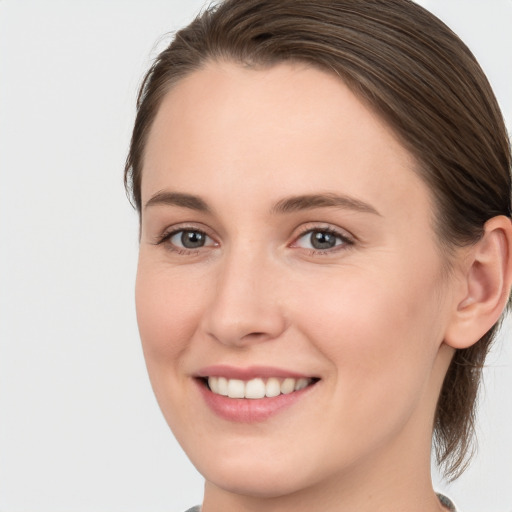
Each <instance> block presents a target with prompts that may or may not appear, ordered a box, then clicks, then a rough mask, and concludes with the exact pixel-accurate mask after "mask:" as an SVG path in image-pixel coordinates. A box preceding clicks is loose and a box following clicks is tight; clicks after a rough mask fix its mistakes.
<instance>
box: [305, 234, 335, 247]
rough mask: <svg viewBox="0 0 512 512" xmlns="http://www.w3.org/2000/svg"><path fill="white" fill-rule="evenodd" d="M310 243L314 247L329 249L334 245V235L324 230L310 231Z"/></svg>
mask: <svg viewBox="0 0 512 512" xmlns="http://www.w3.org/2000/svg"><path fill="white" fill-rule="evenodd" d="M311 245H312V246H313V247H314V248H315V249H331V248H332V247H334V246H335V245H336V237H335V236H334V235H331V233H326V232H325V231H315V232H314V233H311Z"/></svg>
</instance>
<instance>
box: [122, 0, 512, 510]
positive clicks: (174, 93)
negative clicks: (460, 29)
mask: <svg viewBox="0 0 512 512" xmlns="http://www.w3.org/2000/svg"><path fill="white" fill-rule="evenodd" d="M126 181H127V185H128V187H129V190H130V191H131V193H132V198H133V201H134V204H135V205H136V207H137V209H138V211H139V214H140V221H141V224H140V226H141V231H140V236H141V241H140V258H139V267H138V273H137V285H136V299H137V315H138V322H139V328H140V333H141V339H142V343H143V348H144V353H145V358H146V363H147V367H148V371H149V375H150V378H151V382H152V385H153V389H154V391H155V394H156V397H157V399H158V402H159V404H160V407H161V409H162V411H163V413H164V416H165V417H166V419H167V422H168V423H169V425H170V427H171V428H172V430H173V432H174V434H175V435H176V437H177V439H178V441H179V442H180V444H181V445H182V447H183V448H184V450H185V451H186V453H187V454H188V456H189V457H190V459H191V460H192V462H193V463H194V465H195V466H196V467H197V468H198V470H199V471H200V472H201V473H202V474H203V476H204V477H205V479H206V485H205V495H204V501H203V508H202V510H203V512H215V511H231V510H233V511H235V510H236V511H243V510H247V511H249V510H269V511H283V512H284V511H292V510H293V511H294V512H297V511H302V510H304V511H306V510H308V511H309V510H321V511H323V512H329V511H338V512H340V511H349V510H350V511H354V510H357V511H358V512H365V511H394V512H396V511H409V510H418V511H426V512H430V511H432V512H433V511H439V510H453V509H454V507H453V504H452V503H451V502H450V501H449V500H448V499H447V498H445V497H441V496H437V495H436V494H435V492H434V490H433V489H432V483H431V478H430V451H431V445H432V438H433V439H434V445H435V448H436V453H437V456H438V462H439V463H440V464H441V465H442V466H443V467H444V468H445V471H446V474H447V476H448V477H451V478H453V477H456V476H457V475H458V474H460V472H461V471H463V469H464V468H465V465H466V463H467V461H468V456H469V455H470V453H471V450H470V449H471V439H472V434H473V419H474V405H475V398H476V393H477V387H478V382H479V377H480V369H481V367H482V364H483V362H484V360H485V355H486V353H487V350H488V348H489V345H490V343H491V341H492V339H493V337H494V336H495V333H496V330H497V326H498V323H499V321H500V318H501V316H502V314H503V311H504V309H505V308H506V306H507V302H508V299H509V295H510V288H511V283H512V258H511V242H512V225H511V220H510V217H511V204H510V189H511V187H510V147H509V144H508V139H507V134H506V130H505V127H504V123H503V120H502V117H501V114H500V111H499V108H498V106H497V104H496V100H495V98H494V96H493V94H492V91H491V89H490V86H489V84H488V82H487V80H486V78H485V76H484V75H483V73H482V71H481V70H480V68H479V66H478V64H477V63H476V61H475V59H474V57H473V56H472V55H471V53H470V52H469V50H468V49H467V48H466V47H465V46H464V44H463V43H462V42H461V41H460V40H459V39H458V38H457V37H456V36H455V35H454V34H453V33H452V32H451V31H450V30H449V29H448V28H447V27H446V26H445V25H443V24H442V23H441V22H440V21H439V20H438V19H436V18H435V17H434V16H432V15H431V14H429V13H428V12H427V11H425V10H424V9H422V8H420V7H419V6H417V5H416V4H414V3H412V2H410V1H408V0H367V1H365V2H361V1H359V0H358V1H355V0H336V1H327V0H314V1H311V0H307V1H306V0H280V1H276V0H228V1H226V2H223V3H221V4H219V5H218V6H216V7H212V8H210V9H208V10H206V11H205V12H204V13H202V14H201V15H200V16H199V17H198V18H197V19H196V20H195V21H194V22H193V23H191V24H190V25H189V26H188V27H186V28H185V29H183V30H181V31H180V32H178V33H177V35H176V37H175V40H174V42H173V43H172V44H171V45H170V46H169V47H168V48H167V49H166V50H164V51H163V52H162V53H161V54H160V56H159V57H158V58H157V60H156V62H155V64H154V65H153V67H152V68H151V70H150V71H149V72H148V74H147V75H146V78H145V81H144V83H143V85H142V88H141V92H140V96H139V101H138V113H137V119H136V122H135V127H134V131H133V137H132V143H131V148H130V153H129V156H128V160H127V165H126Z"/></svg>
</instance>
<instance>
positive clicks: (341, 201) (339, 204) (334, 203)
mask: <svg viewBox="0 0 512 512" xmlns="http://www.w3.org/2000/svg"><path fill="white" fill-rule="evenodd" d="M315 208H341V209H346V210H354V211H357V212H362V213H372V214H374V215H379V216H380V213H379V212H378V211H377V210H376V209H375V208H374V207H373V206H371V205H370V204H368V203H365V202H364V201H361V200H360V199H356V198H354V197H349V196H345V195H338V194H331V193H327V194H307V195H301V196H292V197H288V198H284V199H281V200H280V201H278V202H277V203H276V204H275V205H274V206H273V207H272V209H271V212H272V213H292V212H297V211H301V210H313V209H315Z"/></svg>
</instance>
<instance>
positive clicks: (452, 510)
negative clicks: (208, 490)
mask: <svg viewBox="0 0 512 512" xmlns="http://www.w3.org/2000/svg"><path fill="white" fill-rule="evenodd" d="M437 497H438V498H439V501H440V502H441V504H442V505H443V507H446V508H447V509H448V510H449V511H450V512H457V509H456V508H455V505H454V504H453V502H452V500H450V499H449V498H447V497H446V496H443V495H442V494H439V493H437ZM187 512H201V507H200V505H198V506H197V507H192V508H189V509H188V510H187Z"/></svg>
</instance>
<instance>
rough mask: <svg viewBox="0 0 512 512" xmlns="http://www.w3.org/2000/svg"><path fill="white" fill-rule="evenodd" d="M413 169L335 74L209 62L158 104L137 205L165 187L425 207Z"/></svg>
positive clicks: (397, 144)
mask: <svg viewBox="0 0 512 512" xmlns="http://www.w3.org/2000/svg"><path fill="white" fill-rule="evenodd" d="M415 166H416V162H415V160H414V158H413V157H412V156H411V154H410V153H409V152H408V151H407V150H406V149H405V148H404V147H403V146H402V145H401V144H400V142H399V141H398V139H397V138H396V137H395V135H394V133H393V131H392V130H391V129H390V128H389V127H388V126H387V124H386V123H385V122H384V121H383V120H382V119H381V118H380V117H379V116H378V115H376V114H375V113H374V112H373V111H372V110H371V109H370V108H368V107H367V106H366V105H365V104H364V103H363V102H362V101H360V100H359V99H358V98H357V97H356V96H355V95H354V94H353V93H352V92H351V90H350V89H349V88H348V87H347V86H346V85H345V84H344V82H343V81H342V80H340V79H339V78H338V77H337V76H335V75H334V74H329V73H326V72H324V71H321V70H318V69H315V68H312V67H309V66H307V65H304V64H296V63H294V64H279V65H276V66H273V67H271V68H267V69H251V68H244V67H242V66H239V65H236V64H233V63H228V62H223V63H210V64H208V65H207V66H205V67H204V68H203V69H200V70H198V71H195V72H193V73H192V74H190V75H189V76H187V77H186V78H184V79H183V80H181V81H180V82H178V84H177V85H176V86H175V87H174V88H173V89H172V90H171V91H170V92H169V93H168V94H167V96H166V97H165V98H164V100H163V102H162V105H161V106H160V109H159V111H158V113H157V116H156V118H155V121H154V123H153V126H152V128H151V131H150V135H149V137H148V141H147V146H146V152H145V161H144V166H143V178H142V199H143V202H144V201H145V200H147V198H148V196H150V195H151V194H154V193H155V192H157V191H159V190H162V189H165V188H167V187H169V186H173V187H178V188H183V189H187V191H188V189H190V190H193V191H194V192H197V193H199V194H201V193H205V194H206V193H210V192H211V191H212V190H223V191H226V190H230V189H231V190H234V191H236V194H237V197H240V196H243V195H246V196H247V199H248V200H249V199H251V198H253V197H254V195H255V193H256V192H257V191H259V190H260V189H262V190H263V195H264V196H265V197H271V196H274V197H278V196H285V195H290V194H301V193H308V192H310V191H311V189H323V190H324V191H325V190H331V189H336V191H340V192H343V193H347V194H351V195H355V196H359V197H363V196H364V198H365V200H368V199H369V200H376V201H377V202H380V203H383V204H382V205H381V206H382V207H385V208H386V207H387V206H392V205H393V204H395V203H396V202H397V201H399V202H401V204H403V205H404V206H405V203H408V204H409V206H411V207H421V206H424V207H425V208H428V207H429V204H428V190H427V189H426V186H425V185H424V183H423V182H422V181H421V180H420V179H419V178H418V176H417V175H416V173H415V172H414V168H415ZM182 191H185V190H182ZM384 191H385V192H386V193H385V194H384ZM415 194H419V195H421V196H422V200H421V201H420V202H418V197H414V196H415ZM246 204H250V202H249V203H246Z"/></svg>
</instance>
